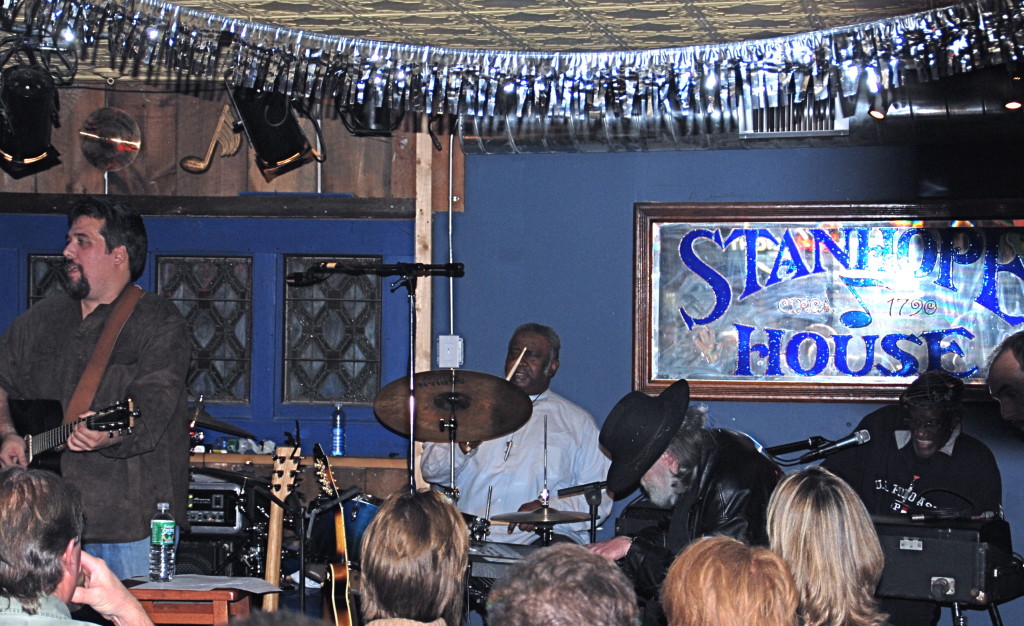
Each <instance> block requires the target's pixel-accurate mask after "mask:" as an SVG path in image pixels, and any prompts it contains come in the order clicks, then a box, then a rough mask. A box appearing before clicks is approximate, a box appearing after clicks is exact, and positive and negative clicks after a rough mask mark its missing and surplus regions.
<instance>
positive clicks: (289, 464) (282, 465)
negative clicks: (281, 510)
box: [270, 447, 302, 501]
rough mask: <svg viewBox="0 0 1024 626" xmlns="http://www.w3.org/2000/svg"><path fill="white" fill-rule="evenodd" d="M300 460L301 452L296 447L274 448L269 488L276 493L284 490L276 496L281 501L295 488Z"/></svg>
mask: <svg viewBox="0 0 1024 626" xmlns="http://www.w3.org/2000/svg"><path fill="white" fill-rule="evenodd" d="M301 460H302V453H301V452H300V451H299V448H297V447H296V448H288V447H281V448H278V449H276V450H274V469H273V471H271V473H270V488H271V489H272V490H273V491H275V492H277V493H278V494H280V493H281V492H284V494H283V495H279V496H277V497H278V498H279V499H280V500H282V501H283V500H284V499H285V498H286V497H287V496H288V494H290V493H291V492H292V490H294V489H295V481H296V477H297V476H298V475H299V462H300V461H301Z"/></svg>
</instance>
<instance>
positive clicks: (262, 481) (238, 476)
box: [189, 466, 270, 487]
mask: <svg viewBox="0 0 1024 626" xmlns="http://www.w3.org/2000/svg"><path fill="white" fill-rule="evenodd" d="M189 470H190V471H191V472H192V473H193V474H204V475H206V476H213V477H214V478H220V479H221V480H226V481H228V482H232V483H238V484H239V485H243V484H245V483H255V484H257V485H263V486H265V487H269V486H270V481H269V480H267V479H266V478H260V477H258V476H250V475H248V474H242V473H240V472H232V471H231V470H224V469H220V468H217V467H199V466H193V467H191V468H189Z"/></svg>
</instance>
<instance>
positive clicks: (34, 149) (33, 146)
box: [0, 65, 60, 179]
mask: <svg viewBox="0 0 1024 626" xmlns="http://www.w3.org/2000/svg"><path fill="white" fill-rule="evenodd" d="M59 109H60V105H59V101H58V99H57V87H56V85H55V83H54V80H53V77H52V76H51V75H50V73H49V72H48V71H46V69H45V68H43V67H42V66H40V65H12V66H10V67H8V68H6V69H4V70H3V72H2V73H0V169H3V170H4V171H5V172H7V173H8V174H9V175H10V176H11V178H15V179H18V178H23V177H25V176H29V175H31V174H38V173H39V172H42V171H44V170H47V169H49V168H51V167H53V166H55V165H57V164H59V163H60V159H59V158H58V157H59V156H60V153H59V152H57V149H56V148H54V147H53V146H52V145H50V131H51V130H52V129H53V128H54V127H59V126H60V121H59V119H58V117H57V112H58V110H59Z"/></svg>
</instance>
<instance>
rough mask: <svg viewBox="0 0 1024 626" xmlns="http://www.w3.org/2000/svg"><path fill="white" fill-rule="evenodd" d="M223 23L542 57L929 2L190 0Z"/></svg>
mask: <svg viewBox="0 0 1024 626" xmlns="http://www.w3.org/2000/svg"><path fill="white" fill-rule="evenodd" d="M174 4H177V5H180V6H183V7H187V8H192V9H197V10H201V11H206V12H210V13H214V14H217V15H221V16H224V17H230V18H236V19H241V20H245V21H249V22H256V23H261V24H269V25H272V26H277V27H282V28H286V29H292V30H303V31H306V32H311V33H315V34H320V35H329V36H338V37H351V38H357V39H370V40H374V41H383V42H388V43H398V44H412V45H418V46H438V47H445V48H461V49H487V50H512V51H540V52H574V51H584V52H596V51H620V50H648V49H654V48H674V47H684V46H694V45H707V44H723V43H734V42H739V41H749V40H754V39H766V38H772V37H778V36H784V35H793V34H798V33H804V32H811V31H820V30H827V29H831V28H837V27H842V26H849V25H851V24H859V23H863V22H872V21H876V20H881V19H886V18H891V17H894V16H899V15H906V14H910V13H915V12H918V11H924V10H928V9H934V8H937V7H943V6H946V5H949V4H952V2H936V1H928V0H781V1H780V0H755V1H753V2H742V1H739V0H679V1H677V2H663V1H657V0H635V1H632V2H629V1H626V0H532V1H531V0H316V2H309V1H308V0H183V1H178V2H174Z"/></svg>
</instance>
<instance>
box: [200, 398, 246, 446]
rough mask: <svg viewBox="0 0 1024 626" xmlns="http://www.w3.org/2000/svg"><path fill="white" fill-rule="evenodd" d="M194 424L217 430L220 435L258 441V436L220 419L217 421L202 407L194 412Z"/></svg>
mask: <svg viewBox="0 0 1024 626" xmlns="http://www.w3.org/2000/svg"><path fill="white" fill-rule="evenodd" d="M192 423H193V424H195V425H196V426H198V427H200V428H209V429H210V430H215V431H217V432H219V433H224V434H227V435H234V436H236V437H245V438H246V439H256V435H254V434H252V433H250V432H249V431H247V430H242V429H241V428H239V427H237V426H232V425H231V424H228V423H226V422H222V421H220V420H219V419H215V418H214V417H213V416H212V415H210V414H209V413H207V412H206V409H204V408H203V407H201V406H200V407H196V408H195V409H194V410H193V411H192Z"/></svg>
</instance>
